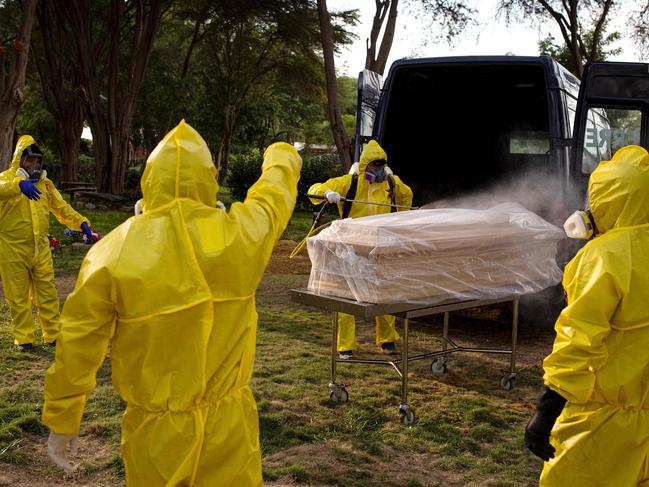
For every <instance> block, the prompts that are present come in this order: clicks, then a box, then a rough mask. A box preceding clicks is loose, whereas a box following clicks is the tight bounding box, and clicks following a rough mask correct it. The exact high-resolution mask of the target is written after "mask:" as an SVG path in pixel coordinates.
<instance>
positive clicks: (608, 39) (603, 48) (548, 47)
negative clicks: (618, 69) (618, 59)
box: [539, 31, 622, 76]
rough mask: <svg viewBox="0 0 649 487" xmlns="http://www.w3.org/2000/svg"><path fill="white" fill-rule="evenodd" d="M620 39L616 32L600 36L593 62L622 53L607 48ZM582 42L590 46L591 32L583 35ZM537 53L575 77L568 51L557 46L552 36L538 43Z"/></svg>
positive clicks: (563, 45) (591, 40)
mask: <svg viewBox="0 0 649 487" xmlns="http://www.w3.org/2000/svg"><path fill="white" fill-rule="evenodd" d="M620 38H621V36H620V33H619V32H617V31H616V32H612V33H610V34H607V35H604V36H602V38H601V40H600V42H599V46H598V48H597V53H596V54H595V61H605V60H606V59H607V58H609V57H612V56H617V55H619V54H620V52H622V49H621V48H609V46H611V44H614V43H616V42H618V41H619V40H620ZM584 41H585V43H586V45H591V44H592V42H593V31H589V32H586V33H585V34H584ZM539 52H540V53H541V54H545V55H548V56H550V57H552V58H554V59H556V60H557V61H558V62H559V64H561V65H562V66H563V67H564V68H566V69H567V70H568V71H570V72H571V73H572V74H574V75H575V76H577V70H576V68H575V64H574V60H573V59H572V55H571V53H570V49H568V47H567V46H566V45H565V44H561V45H559V44H557V42H556V39H555V38H554V36H553V35H552V34H550V35H548V36H547V37H546V38H545V39H542V40H540V41H539ZM584 62H586V58H584Z"/></svg>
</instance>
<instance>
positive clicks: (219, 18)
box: [190, 0, 318, 181]
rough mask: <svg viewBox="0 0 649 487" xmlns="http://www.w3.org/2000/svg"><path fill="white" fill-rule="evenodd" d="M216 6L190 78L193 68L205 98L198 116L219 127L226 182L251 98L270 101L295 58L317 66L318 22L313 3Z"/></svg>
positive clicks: (235, 0) (272, 0) (265, 0)
mask: <svg viewBox="0 0 649 487" xmlns="http://www.w3.org/2000/svg"><path fill="white" fill-rule="evenodd" d="M218 5H219V8H218V9H217V10H216V11H214V15H213V17H212V18H210V19H209V20H208V21H206V22H205V25H206V26H209V27H208V28H207V31H206V32H205V33H204V35H203V36H202V39H203V40H202V42H201V43H200V46H198V47H197V46H194V51H195V53H194V55H193V59H194V61H193V62H194V67H193V68H191V67H190V74H192V73H191V71H192V69H193V75H194V76H197V77H198V80H199V81H198V84H197V88H198V89H199V90H200V91H201V92H204V93H205V95H206V96H205V100H204V106H202V107H197V110H196V112H197V113H196V114H197V115H198V117H199V118H200V119H203V120H207V119H211V121H212V125H216V126H218V127H219V128H220V133H219V134H218V139H219V140H218V144H217V146H216V150H215V155H216V164H217V166H218V169H219V181H223V180H224V178H225V177H226V176H227V170H228V158H229V155H230V152H231V148H232V139H233V136H234V134H235V130H236V127H237V123H238V121H239V119H240V116H241V113H242V111H244V110H245V109H246V107H247V106H248V105H249V104H250V103H251V101H252V100H260V99H262V97H267V98H268V97H270V96H271V93H272V90H273V86H274V84H275V80H276V79H277V73H278V72H279V71H280V70H282V69H285V68H287V67H290V66H291V65H293V64H295V60H296V59H302V60H303V62H311V63H317V62H318V58H317V56H315V54H314V51H315V48H316V46H317V32H318V27H317V26H318V24H317V17H316V11H315V10H314V9H313V6H312V4H311V1H310V0H257V1H255V2H241V1H240V0H225V1H223V2H221V3H219V4H218ZM216 117H220V120H215V118H216ZM206 140H207V139H206ZM208 143H209V141H208Z"/></svg>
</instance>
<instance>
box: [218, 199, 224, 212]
mask: <svg viewBox="0 0 649 487" xmlns="http://www.w3.org/2000/svg"><path fill="white" fill-rule="evenodd" d="M216 207H217V208H218V209H220V210H225V204H223V202H222V201H217V202H216Z"/></svg>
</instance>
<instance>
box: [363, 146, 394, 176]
mask: <svg viewBox="0 0 649 487" xmlns="http://www.w3.org/2000/svg"><path fill="white" fill-rule="evenodd" d="M378 160H384V161H386V162H387V160H388V155H387V154H386V152H385V151H384V150H383V148H382V147H381V146H380V145H379V143H378V142H377V141H376V140H370V141H369V142H368V143H367V145H366V146H365V148H364V149H363V152H362V153H361V157H360V161H358V163H359V164H358V172H359V173H363V172H365V170H366V169H367V165H368V164H369V163H370V162H372V161H378Z"/></svg>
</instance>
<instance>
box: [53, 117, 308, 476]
mask: <svg viewBox="0 0 649 487" xmlns="http://www.w3.org/2000/svg"><path fill="white" fill-rule="evenodd" d="M299 172H300V159H299V156H298V154H297V151H296V150H295V149H294V148H293V147H292V146H291V145H288V144H286V143H276V144H273V145H271V146H270V147H269V148H268V149H267V150H266V153H265V154H264V162H263V165H262V175H261V177H260V178H259V180H258V181H257V182H256V183H255V184H254V185H253V186H252V187H251V188H250V189H249V191H248V195H247V198H246V200H245V202H244V203H234V204H233V205H232V207H231V208H230V211H228V212H226V211H225V210H222V209H219V208H215V206H216V195H217V191H218V186H217V183H216V179H215V178H216V169H215V167H214V164H213V163H212V159H211V156H210V153H209V150H208V147H207V145H206V143H205V141H204V140H203V138H202V137H201V136H200V135H199V134H198V132H196V131H195V130H194V129H193V128H192V127H190V126H189V125H188V124H186V123H185V122H184V121H182V122H181V123H180V124H179V125H178V126H177V127H176V128H174V129H173V130H172V131H171V132H169V133H168V134H167V135H166V136H165V138H164V139H163V140H162V142H160V144H158V146H157V148H156V149H155V150H154V151H153V152H152V153H151V155H150V157H149V159H148V161H147V165H146V169H145V171H144V175H143V176H142V183H141V186H142V194H143V211H144V212H143V213H142V214H141V215H138V216H135V217H132V218H130V219H129V220H127V221H126V222H124V223H123V224H122V225H120V226H119V227H117V228H116V229H114V230H113V231H112V232H111V233H109V234H108V235H107V236H105V237H104V238H103V239H102V240H100V241H99V242H98V243H97V244H95V246H94V247H93V248H92V249H91V250H90V252H89V253H88V255H87V257H86V259H85V260H84V262H83V264H82V267H81V271H80V273H79V277H78V280H77V284H76V287H75V290H74V292H73V293H72V294H71V295H70V296H69V297H68V299H67V301H66V303H65V306H64V308H63V314H62V315H61V334H60V339H59V343H60V345H57V350H56V360H55V363H54V364H53V365H52V366H51V367H50V369H49V370H48V371H47V374H46V377H45V404H44V407H43V422H44V423H45V424H46V425H47V426H48V427H49V428H50V429H51V430H52V431H54V432H56V433H60V434H77V433H78V431H79V425H80V422H81V416H82V414H83V410H84V405H85V402H86V397H87V395H88V394H89V393H90V391H91V390H92V389H93V388H94V387H95V374H96V371H97V370H98V369H99V367H100V366H101V364H102V362H103V360H104V357H105V356H106V352H107V350H108V346H109V345H110V347H111V354H110V357H111V362H112V380H113V385H114V387H115V389H116V390H117V392H118V393H119V395H120V396H121V397H122V398H123V399H124V400H125V401H126V403H127V407H126V412H125V413H124V417H123V420H122V441H121V452H122V456H123V459H124V464H125V467H126V480H127V483H128V484H129V485H133V486H147V487H148V486H175V485H183V486H189V485H201V486H242V487H247V486H257V485H262V477H261V453H260V445H259V424H258V421H259V420H258V415H257V408H256V405H255V400H254V399H253V396H252V393H251V391H250V387H249V386H248V383H249V381H250V377H251V375H252V369H253V364H254V359H255V346H256V331H257V312H256V310H255V290H256V288H257V285H258V284H259V282H260V280H261V278H262V276H263V273H264V270H265V267H266V265H267V263H268V261H269V260H270V256H271V253H272V251H273V247H274V245H275V243H276V242H277V240H278V239H279V237H280V235H281V234H282V232H283V230H284V228H285V227H286V225H287V224H288V221H289V218H290V215H291V213H292V211H293V207H294V206H295V199H296V195H297V181H298V179H299Z"/></svg>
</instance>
